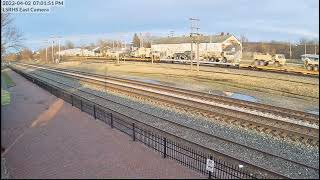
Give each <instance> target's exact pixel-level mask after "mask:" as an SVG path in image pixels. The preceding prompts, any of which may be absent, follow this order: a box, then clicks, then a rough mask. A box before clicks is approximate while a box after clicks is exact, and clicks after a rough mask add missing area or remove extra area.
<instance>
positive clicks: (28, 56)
mask: <svg viewBox="0 0 320 180" xmlns="http://www.w3.org/2000/svg"><path fill="white" fill-rule="evenodd" d="M32 59H33V52H32V51H31V50H30V49H28V48H23V49H22V50H21V51H20V53H19V59H18V60H22V61H31V60H32Z"/></svg>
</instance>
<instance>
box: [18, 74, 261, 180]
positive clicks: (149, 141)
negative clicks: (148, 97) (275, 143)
mask: <svg viewBox="0 0 320 180" xmlns="http://www.w3.org/2000/svg"><path fill="white" fill-rule="evenodd" d="M12 69H13V70H14V71H15V72H17V73H18V74H20V75H22V76H23V77H25V78H26V79H28V80H30V81H32V82H34V83H35V84H37V85H38V86H39V87H41V88H43V89H45V90H47V91H49V92H50V93H51V94H53V95H55V96H56V97H58V98H61V99H63V100H65V101H66V102H68V103H70V104H71V105H72V106H74V107H77V108H79V109H80V110H81V111H83V112H86V113H88V114H90V115H92V116H93V117H94V118H95V119H98V120H101V121H102V122H104V123H106V124H108V125H110V127H111V128H115V129H118V130H120V131H121V132H123V133H125V134H127V135H129V136H130V137H132V140H133V141H138V142H141V143H143V144H144V145H146V146H147V147H150V148H152V149H153V150H155V151H156V152H159V153H160V154H161V155H162V157H163V158H170V159H173V160H176V161H178V162H179V163H180V164H182V165H184V166H187V167H189V168H191V169H194V170H196V171H198V172H200V173H202V174H204V175H207V176H208V177H209V178H219V179H256V178H258V176H257V175H253V174H251V173H249V172H247V171H244V170H242V169H241V168H240V167H239V166H238V165H234V164H231V163H228V162H226V161H224V160H221V159H218V158H214V157H213V156H212V154H210V153H206V152H202V151H200V150H199V149H201V148H205V147H197V148H192V147H190V146H187V145H185V143H183V142H188V141H187V140H185V139H182V138H179V139H178V140H173V139H171V138H168V136H169V134H168V133H167V132H165V131H162V132H161V133H155V132H154V131H152V130H150V129H148V128H151V129H153V128H154V127H151V126H149V125H147V124H143V126H144V127H148V128H144V127H143V126H142V125H141V122H139V123H137V122H136V120H134V119H131V120H132V121H130V120H128V119H124V118H121V117H120V115H119V114H118V113H116V112H113V111H112V110H110V109H107V108H106V107H102V106H101V105H99V104H97V103H95V102H92V101H90V100H87V99H85V98H83V97H80V96H78V95H76V94H73V93H71V92H67V91H66V90H64V89H61V88H59V87H57V86H55V85H52V84H49V83H47V82H45V81H42V80H40V79H38V78H36V77H33V76H30V75H29V74H26V73H23V72H22V71H20V70H18V69H15V68H12ZM158 131H159V130H158ZM160 134H161V135H160ZM163 134H168V136H165V135H163ZM170 136H172V135H170ZM188 143H189V144H190V143H192V142H188ZM207 159H211V160H213V161H214V172H213V173H211V172H208V171H207V170H206V162H207ZM259 178H263V177H262V176H259Z"/></svg>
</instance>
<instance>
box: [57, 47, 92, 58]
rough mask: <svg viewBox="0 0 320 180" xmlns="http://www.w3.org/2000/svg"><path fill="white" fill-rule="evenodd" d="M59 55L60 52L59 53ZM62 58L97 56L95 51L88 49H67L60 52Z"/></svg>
mask: <svg viewBox="0 0 320 180" xmlns="http://www.w3.org/2000/svg"><path fill="white" fill-rule="evenodd" d="M57 54H58V55H59V52H57ZM60 55H61V56H95V53H94V52H93V51H89V50H87V49H81V48H75V49H66V50H62V51H60Z"/></svg>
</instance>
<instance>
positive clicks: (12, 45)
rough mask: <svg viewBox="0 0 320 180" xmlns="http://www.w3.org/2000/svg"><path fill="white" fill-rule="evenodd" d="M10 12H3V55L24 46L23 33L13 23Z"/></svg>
mask: <svg viewBox="0 0 320 180" xmlns="http://www.w3.org/2000/svg"><path fill="white" fill-rule="evenodd" d="M13 20H14V19H13V18H12V16H11V15H10V14H7V13H1V57H3V56H4V54H5V53H7V52H8V51H10V50H16V51H19V50H20V49H21V48H22V40H23V36H22V33H21V32H19V31H18V29H17V28H16V27H15V26H14V24H13Z"/></svg>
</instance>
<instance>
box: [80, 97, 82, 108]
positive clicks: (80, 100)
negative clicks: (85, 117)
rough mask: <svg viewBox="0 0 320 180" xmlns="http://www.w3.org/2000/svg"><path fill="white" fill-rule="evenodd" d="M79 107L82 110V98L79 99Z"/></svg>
mask: <svg viewBox="0 0 320 180" xmlns="http://www.w3.org/2000/svg"><path fill="white" fill-rule="evenodd" d="M80 109H81V111H82V99H80Z"/></svg>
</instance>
